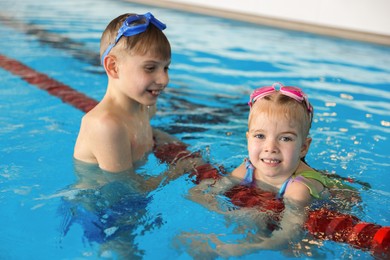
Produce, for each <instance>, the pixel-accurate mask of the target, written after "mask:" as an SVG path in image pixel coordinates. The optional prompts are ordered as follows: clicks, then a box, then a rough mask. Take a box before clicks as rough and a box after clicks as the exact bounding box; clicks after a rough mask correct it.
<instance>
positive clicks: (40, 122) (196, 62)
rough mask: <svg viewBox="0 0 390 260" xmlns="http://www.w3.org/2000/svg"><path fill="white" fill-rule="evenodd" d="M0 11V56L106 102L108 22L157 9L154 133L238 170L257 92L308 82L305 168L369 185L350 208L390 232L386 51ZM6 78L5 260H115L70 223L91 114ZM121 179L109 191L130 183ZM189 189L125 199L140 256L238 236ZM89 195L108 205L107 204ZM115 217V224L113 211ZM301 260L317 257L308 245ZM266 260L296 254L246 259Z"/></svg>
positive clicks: (82, 9) (54, 11) (243, 29)
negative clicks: (163, 69) (198, 236)
mask: <svg viewBox="0 0 390 260" xmlns="http://www.w3.org/2000/svg"><path fill="white" fill-rule="evenodd" d="M0 7H1V8H0V10H1V11H0V15H1V16H0V18H1V19H0V23H1V25H0V35H1V36H2V37H1V39H0V54H2V55H5V56H7V57H10V58H13V59H16V60H18V61H20V62H22V63H24V64H26V65H28V66H30V67H31V68H33V69H35V70H37V71H39V72H40V73H44V74H47V75H49V76H50V77H52V78H54V79H56V80H57V81H60V82H63V83H65V84H67V85H69V86H71V87H72V88H75V89H77V90H78V91H80V92H83V93H85V94H87V95H88V96H90V97H92V98H95V99H97V100H99V99H100V98H101V97H102V96H103V94H104V92H105V86H106V77H105V75H104V74H103V70H102V68H101V67H99V65H98V63H99V58H98V50H99V38H100V35H101V32H102V31H103V29H104V28H105V26H106V24H107V23H108V22H109V21H110V20H111V19H112V18H114V17H116V16H118V15H119V14H121V13H123V12H136V13H145V12H147V11H151V12H152V13H154V14H155V16H156V17H157V18H158V19H161V20H162V21H164V22H165V23H167V25H168V28H167V30H166V31H165V32H166V34H167V36H168V38H169V39H170V42H171V44H172V50H173V56H172V65H171V69H170V77H171V81H170V84H169V87H168V88H167V90H166V92H165V93H164V94H163V96H162V97H161V99H160V100H159V102H158V109H159V112H158V114H157V117H156V118H155V119H154V120H153V125H154V126H157V127H159V128H161V129H163V130H165V131H167V132H169V133H171V134H173V135H175V136H176V137H178V138H180V139H181V140H183V141H184V142H186V143H188V144H190V145H191V146H190V149H191V150H193V151H196V150H200V151H202V154H203V157H204V158H205V159H208V160H210V161H211V162H212V163H215V164H222V165H224V166H225V167H226V168H227V169H228V170H231V169H233V168H234V167H235V166H237V165H239V164H240V163H241V162H242V160H243V158H244V157H245V155H246V140H245V131H246V118H247V114H248V108H247V106H246V102H247V97H248V95H249V93H250V92H251V90H253V89H254V88H256V87H259V86H262V85H265V84H271V83H273V82H275V81H280V82H283V83H284V84H286V85H287V84H288V85H298V86H300V87H302V88H303V89H304V90H305V92H307V93H308V95H309V97H310V101H311V103H312V104H313V106H314V108H315V118H314V123H313V127H312V131H311V135H312V137H313V143H312V146H311V148H310V152H309V154H308V156H307V161H308V163H309V164H310V165H311V166H313V167H315V168H318V169H322V170H327V171H329V172H335V173H338V174H339V175H342V176H344V177H352V178H355V179H358V180H360V181H363V182H367V183H369V184H370V185H371V187H372V188H371V189H363V187H362V186H360V185H358V184H356V185H355V186H356V187H357V188H358V189H359V191H360V193H361V196H362V199H363V202H362V203H361V204H360V205H358V206H357V207H356V209H354V212H353V213H354V214H355V215H357V216H358V217H359V218H361V219H362V220H364V221H368V222H375V223H378V224H380V225H384V226H390V223H389V222H390V220H389V216H390V193H389V191H390V182H389V180H390V179H389V176H388V173H389V170H390V164H389V159H390V156H389V152H388V147H389V145H390V142H389V133H390V48H389V47H385V46H380V45H374V44H366V43H361V42H354V41H348V40H341V39H336V38H331V37H322V36H317V35H313V34H307V33H299V32H292V31H288V30H278V29H273V28H270V27H262V26H256V25H251V24H247V23H240V22H235V21H231V20H225V19H220V18H215V17H207V16H200V15H193V14H188V13H183V12H178V11H173V10H169V9H160V8H154V7H147V6H141V5H135V4H130V3H126V2H125V1H115V2H113V1H108V0H106V1H104V0H100V1H91V0H85V1H74V0H71V1H61V2H57V1H47V3H45V4H43V3H42V2H39V3H38V2H37V1H30V0H25V1H21V0H17V1H13V2H10V1H4V0H2V1H0ZM0 83H1V87H0V97H1V98H0V109H1V115H0V126H1V127H0V140H1V145H0V149H1V150H0V151H1V153H0V206H1V211H0V227H1V231H2V232H1V237H0V259H96V258H99V255H100V256H101V257H105V256H106V257H110V256H112V255H111V254H110V250H107V249H106V248H103V245H101V244H100V243H99V241H93V240H92V239H89V238H88V235H86V232H87V233H88V231H92V230H94V229H93V228H92V227H90V229H89V228H88V227H86V226H85V225H83V223H81V222H77V221H76V222H74V223H71V224H69V218H70V217H69V215H66V213H64V212H67V211H66V206H67V204H66V200H67V199H69V198H72V196H74V195H75V194H74V193H72V192H74V190H73V189H71V188H69V187H71V186H72V185H73V184H74V183H75V182H77V176H76V174H75V171H74V163H73V160H72V152H73V145H74V141H75V138H76V136H77V132H78V127H79V123H80V119H81V117H82V115H83V112H81V111H79V110H77V109H75V108H74V107H72V106H70V105H67V104H64V103H63V102H62V101H61V100H59V99H58V98H56V97H53V96H50V95H49V94H48V93H46V92H44V91H42V90H39V89H37V88H36V87H35V86H33V85H30V84H28V83H26V82H25V81H23V80H21V79H20V78H19V77H17V76H14V75H12V74H10V73H9V72H7V71H5V70H3V69H0ZM148 165H149V166H150V169H148ZM154 166H156V165H155V162H151V163H150V164H147V165H146V166H144V168H143V169H142V170H144V171H146V172H149V173H154V172H155V171H156V168H154ZM115 185H119V184H115ZM115 185H114V184H113V186H114V187H113V189H116V190H120V189H121V188H120V187H121V186H119V188H118V187H117V186H115ZM192 186H193V184H192V183H191V182H190V181H188V178H186V177H185V176H183V177H182V178H179V179H177V180H176V181H174V182H171V183H169V184H168V185H166V186H164V187H161V188H159V189H157V190H155V191H153V192H152V193H151V194H149V195H148V196H146V198H145V197H142V198H138V197H132V195H131V194H127V195H126V196H129V197H126V196H125V198H126V200H125V201H131V200H132V199H134V200H136V201H141V202H142V203H145V204H142V203H141V205H140V208H141V209H144V210H142V213H141V211H140V210H141V209H140V208H131V209H129V211H131V210H135V211H137V212H138V211H140V213H139V214H140V216H141V217H140V218H139V219H137V221H139V222H137V225H135V226H134V227H129V228H130V230H131V231H129V234H130V233H131V235H134V238H132V239H131V240H132V243H133V246H134V248H137V250H139V251H140V252H141V253H140V254H141V255H143V258H144V259H168V258H169V259H172V258H180V259H190V258H191V252H189V250H188V248H186V247H185V246H184V245H181V244H180V242H178V240H177V236H178V235H180V234H181V233H182V232H190V233H191V232H201V233H205V234H217V235H218V234H219V235H221V234H231V233H232V231H233V229H234V224H230V225H229V224H228V223H227V222H226V219H225V218H224V217H223V216H221V215H219V214H218V213H215V212H210V211H208V210H206V209H204V208H203V207H201V206H199V205H197V204H196V203H194V202H191V201H190V200H188V199H187V198H186V194H187V191H188V189H189V188H191V187H192ZM99 192H103V191H99ZM119 194H120V193H119ZM86 196H89V195H86ZM91 196H92V195H91ZM120 196H122V195H120ZM92 197H93V198H94V199H96V205H98V203H99V198H98V196H97V195H96V197H94V196H92ZM127 199H128V200H127ZM119 205H121V206H123V207H124V208H126V207H127V206H128V205H127V204H126V203H125V204H123V205H122V204H119ZM145 205H146V206H145ZM132 206H134V205H132ZM96 207H97V208H98V209H99V210H104V207H101V206H96ZM145 207H146V208H145ZM110 210H112V211H113V212H114V213H112V216H116V215H115V214H116V213H115V209H110ZM84 213H85V212H84ZM85 214H86V215H88V214H87V213H85ZM123 214H124V213H123ZM102 215H104V213H102ZM130 215H131V214H130V213H129V215H125V216H124V217H128V216H130ZM80 216H83V215H82V214H81V213H80ZM89 217H93V216H89ZM120 217H123V216H120ZM125 226H126V225H123V227H125ZM128 226H129V225H127V227H128ZM67 227H68V228H69V229H66V228H67ZM116 227H117V226H116ZM95 238H96V239H97V236H95ZM108 246H112V247H114V245H108ZM312 247H313V248H312V251H313V252H312V253H313V255H314V256H315V257H318V258H327V259H335V258H336V259H337V258H338V259H346V258H347V259H349V258H357V257H359V259H371V258H372V256H371V255H370V254H369V253H368V252H364V251H361V250H358V249H354V248H352V247H350V246H348V245H346V244H340V243H334V242H331V241H325V242H323V245H322V246H316V245H313V246H312ZM128 248H129V247H128ZM128 251H129V252H130V251H131V249H129V250H128ZM295 255H296V256H297V257H301V258H304V257H307V256H306V255H305V254H304V253H303V252H301V251H299V250H298V251H297V252H295ZM258 257H269V258H278V259H283V258H289V257H293V256H292V255H289V256H288V255H286V254H283V253H281V252H273V251H259V252H257V253H254V254H250V255H247V256H245V257H244V259H258Z"/></svg>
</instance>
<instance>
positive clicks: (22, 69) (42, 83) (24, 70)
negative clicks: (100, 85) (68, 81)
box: [0, 54, 98, 112]
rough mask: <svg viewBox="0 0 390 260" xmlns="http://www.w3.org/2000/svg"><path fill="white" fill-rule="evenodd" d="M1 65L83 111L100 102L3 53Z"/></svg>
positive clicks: (0, 57)
mask: <svg viewBox="0 0 390 260" xmlns="http://www.w3.org/2000/svg"><path fill="white" fill-rule="evenodd" d="M0 67H1V68H3V69H5V70H7V71H9V72H11V73H12V74H14V75H16V76H19V77H21V78H22V79H23V80H24V81H26V82H28V83H30V84H31V85H35V86H37V87H38V88H39V89H42V90H45V91H47V92H48V93H49V94H51V95H53V96H56V97H58V98H60V99H61V100H62V101H63V102H65V103H67V104H69V105H72V106H74V107H75V108H77V109H80V110H81V111H83V112H88V111H89V110H91V109H92V108H94V107H95V106H96V105H97V104H98V101H96V100H95V99H92V98H90V97H88V96H86V95H84V94H83V93H80V92H78V91H77V90H75V89H73V88H71V87H69V86H67V85H65V84H64V83H61V82H59V81H57V80H55V79H52V78H50V77H49V76H47V75H46V74H43V73H40V72H37V71H36V70H34V69H32V68H30V67H28V66H27V65H25V64H23V63H21V62H19V61H17V60H14V59H11V58H9V57H6V56H4V55H1V54H0Z"/></svg>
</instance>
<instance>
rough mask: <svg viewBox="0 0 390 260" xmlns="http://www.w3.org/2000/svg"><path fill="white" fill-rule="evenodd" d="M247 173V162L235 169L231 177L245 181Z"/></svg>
mask: <svg viewBox="0 0 390 260" xmlns="http://www.w3.org/2000/svg"><path fill="white" fill-rule="evenodd" d="M245 173H246V167H245V162H243V163H241V165H240V166H238V167H237V168H236V169H234V170H233V171H232V172H231V174H230V175H231V176H232V177H235V178H238V179H244V177H245Z"/></svg>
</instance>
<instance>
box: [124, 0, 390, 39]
mask: <svg viewBox="0 0 390 260" xmlns="http://www.w3.org/2000/svg"><path fill="white" fill-rule="evenodd" d="M125 1H126V2H131V3H137V4H141V5H149V6H157V7H162V8H168V9H174V10H180V11H185V12H190V13H196V14H203V15H210V16H216V17H221V18H227V19H232V20H237V21H243V22H249V23H253V24H259V25H265V26H270V27H275V28H280V29H288V30H293V31H300V32H308V33H314V34H319V35H324V36H331V37H337V38H342V39H348V40H355V41H361V42H368V43H374V44H380V45H385V46H390V36H387V35H382V34H376V33H369V32H362V31H354V30H348V29H342V28H335V27H329V26H323V25H316V24H309V23H303V22H296V21H290V20H282V19H278V18H270V17H265V16H260V15H253V14H247V13H242V12H233V11H230V10H222V9H216V8H212V7H206V6H200V5H191V4H184V3H177V2H171V1H158V0H125Z"/></svg>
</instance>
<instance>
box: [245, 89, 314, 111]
mask: <svg viewBox="0 0 390 260" xmlns="http://www.w3.org/2000/svg"><path fill="white" fill-rule="evenodd" d="M277 86H279V91H280V93H281V94H283V95H285V96H288V97H290V98H293V99H295V100H296V101H298V102H299V103H303V104H304V105H305V106H306V108H307V111H308V112H309V115H310V118H312V117H313V107H312V105H311V104H310V102H309V99H308V98H307V95H306V94H305V93H304V92H303V91H302V89H300V88H298V87H292V86H283V84H282V83H279V82H276V83H274V84H272V86H265V87H261V88H258V89H256V90H255V91H253V92H252V94H251V96H250V99H249V102H248V105H249V106H250V107H252V105H253V104H254V103H255V102H256V100H258V99H260V98H263V97H265V96H268V95H270V94H272V93H274V92H276V91H278V90H277V88H276V87H277Z"/></svg>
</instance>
